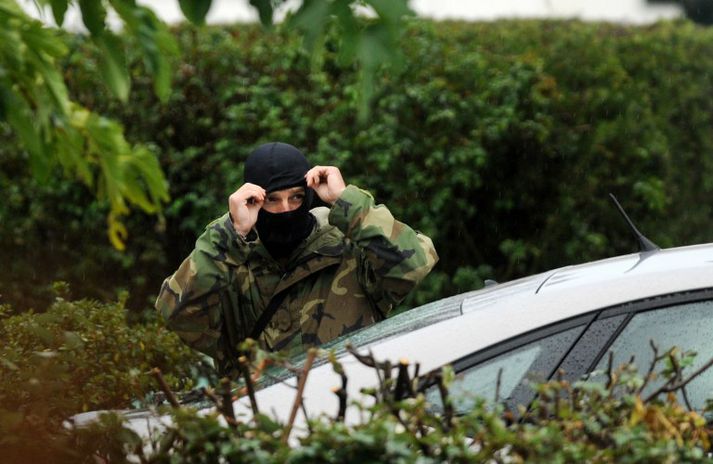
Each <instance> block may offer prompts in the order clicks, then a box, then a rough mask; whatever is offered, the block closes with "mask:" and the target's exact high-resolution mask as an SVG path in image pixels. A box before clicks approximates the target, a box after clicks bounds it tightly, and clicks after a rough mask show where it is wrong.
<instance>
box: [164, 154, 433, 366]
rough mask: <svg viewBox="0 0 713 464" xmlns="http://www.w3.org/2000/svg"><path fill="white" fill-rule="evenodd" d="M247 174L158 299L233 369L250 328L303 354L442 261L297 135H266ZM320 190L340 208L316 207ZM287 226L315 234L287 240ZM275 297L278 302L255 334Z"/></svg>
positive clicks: (397, 297) (354, 325)
mask: <svg viewBox="0 0 713 464" xmlns="http://www.w3.org/2000/svg"><path fill="white" fill-rule="evenodd" d="M290 171H291V174H292V175H291V176H290V175H289V174H290ZM286 172H287V174H286ZM245 174H246V175H245V178H246V182H245V184H244V185H243V186H242V187H240V188H239V189H238V190H237V191H236V192H235V193H233V194H232V195H231V197H230V199H229V211H230V212H229V213H226V214H225V215H224V216H222V217H220V218H219V219H217V220H215V221H213V222H212V223H210V224H209V225H208V226H207V227H206V230H205V232H204V233H203V234H202V235H201V236H200V237H199V238H198V240H197V242H196V247H195V249H194V250H193V252H192V253H191V254H190V256H188V258H186V260H185V261H184V262H183V263H182V264H181V266H180V267H179V268H178V270H177V271H176V272H175V273H174V274H173V275H172V276H170V277H169V278H168V279H166V281H165V282H164V284H163V286H162V287H161V292H160V294H159V297H158V300H157V302H156V307H157V308H158V309H159V310H160V311H161V313H162V314H163V316H164V318H165V320H166V323H167V326H168V327H169V328H170V329H172V330H174V331H175V332H176V333H177V334H178V335H179V336H180V337H181V339H182V340H183V341H184V342H186V343H187V344H188V345H189V346H191V347H193V348H194V349H197V350H199V351H201V352H203V353H206V354H208V355H209V356H211V357H213V358H214V360H215V362H216V367H217V369H218V371H219V372H220V373H222V374H227V375H232V374H233V373H234V372H235V371H234V368H235V365H234V361H235V358H236V356H237V355H238V353H237V349H236V347H237V346H238V345H239V344H240V343H241V342H242V341H243V340H244V339H245V338H247V337H249V336H253V337H255V338H257V339H258V341H259V343H260V344H261V346H262V347H263V348H266V349H269V350H274V351H277V350H285V349H288V350H291V351H292V352H295V351H298V350H303V349H305V348H306V347H309V346H315V345H320V344H322V343H325V342H327V341H329V340H332V339H334V338H336V337H339V336H340V335H343V334H346V333H349V332H351V331H353V330H356V329H359V328H362V327H365V326H368V325H370V324H372V323H374V322H376V321H379V320H381V319H383V318H385V317H386V316H387V315H388V313H389V311H390V310H391V309H392V308H393V307H394V306H395V305H396V304H398V303H399V302H400V301H402V300H403V299H404V298H405V297H406V295H407V294H408V293H409V292H410V291H411V289H413V288H414V287H415V286H416V284H418V282H420V281H421V280H422V279H423V278H424V277H425V276H426V275H427V274H428V272H429V271H430V270H431V269H432V268H433V266H434V265H435V264H436V262H437V260H438V256H437V254H436V251H435V249H434V247H433V244H432V242H431V240H430V239H429V238H428V237H426V236H424V235H422V234H420V233H418V232H416V231H414V230H413V229H411V228H410V227H409V226H407V225H405V224H403V223H401V222H399V221H397V220H395V219H394V217H393V216H392V215H391V213H390V212H389V210H388V209H387V208H386V207H385V206H383V205H375V203H374V199H373V197H372V196H371V195H370V194H369V193H368V192H366V191H364V190H361V189H359V188H357V187H355V186H353V185H350V186H345V184H344V181H343V179H342V176H341V173H340V172H339V169H337V168H336V167H333V166H316V167H314V168H312V169H309V165H308V164H307V161H306V159H305V158H304V156H303V155H302V154H301V153H300V152H299V150H297V149H296V148H294V147H292V146H291V145H288V144H282V143H273V144H266V145H262V146H261V147H259V148H258V149H257V150H256V151H255V152H253V154H251V156H250V157H249V158H248V160H247V161H246V164H245ZM251 181H253V182H254V183H253V182H251ZM261 184H262V185H261ZM312 192H316V193H317V195H319V197H320V198H321V199H322V200H323V201H324V202H325V203H327V204H330V205H331V208H326V207H319V208H314V209H312V210H309V209H308V207H309V203H310V201H309V200H310V199H311V198H310V194H311V193H312ZM301 212H303V213H301ZM290 214H292V215H298V216H289V215H290ZM263 215H264V216H266V220H265V221H263V220H262V219H265V218H264V217H263ZM271 217H272V218H274V219H277V220H283V222H282V224H281V225H280V223H279V222H273V223H270V222H269V220H270V218H271ZM305 218H306V219H305ZM284 219H287V221H284ZM303 219H304V221H303ZM300 221H301V222H300ZM266 224H267V225H266ZM285 224H302V226H304V227H302V226H299V227H297V226H295V227H293V229H299V228H300V227H301V228H303V229H304V233H301V235H300V234H297V235H295V234H292V235H289V236H288V240H287V241H286V242H285V241H284V237H283V236H284V234H285V232H286V230H287V232H290V233H292V231H291V230H289V229H290V227H287V228H286V227H285ZM270 227H272V229H273V230H271V229H270ZM271 234H273V235H275V234H276V235H275V236H273V235H271ZM280 234H282V235H280ZM275 237H276V238H275ZM281 237H282V238H281ZM281 239H282V240H283V242H280V240H281ZM290 240H291V241H290ZM285 244H287V245H289V246H288V247H285V246H284V245H285ZM281 245H282V248H280V246H281ZM278 295H280V297H279V298H278ZM273 299H275V300H277V301H278V302H279V305H277V309H276V311H275V312H274V313H273V315H271V316H270V317H269V319H267V318H265V316H263V319H266V320H269V322H267V325H266V326H264V330H261V331H259V333H257V334H255V333H254V330H255V329H256V326H259V325H260V324H259V323H258V321H259V320H260V318H261V315H262V313H263V312H264V311H265V310H266V308H268V306H269V303H270V301H271V300H273ZM263 322H264V321H263ZM258 330H260V329H258Z"/></svg>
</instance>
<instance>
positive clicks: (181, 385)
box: [0, 286, 201, 462]
mask: <svg viewBox="0 0 713 464" xmlns="http://www.w3.org/2000/svg"><path fill="white" fill-rule="evenodd" d="M56 287H57V286H56ZM61 288H65V289H66V287H65V286H61ZM12 312H13V311H12V310H11V308H9V307H8V306H0V339H2V341H3V342H2V344H0V448H1V449H2V450H3V460H4V459H10V460H11V461H12V457H15V456H22V455H23V454H24V453H30V454H29V455H27V456H24V458H23V459H22V460H20V462H52V461H51V459H47V458H46V456H45V454H43V453H47V452H49V451H50V450H51V449H52V447H51V446H50V444H48V447H47V448H43V447H42V446H38V445H40V444H41V443H42V442H52V441H53V440H54V439H55V438H58V436H57V430H58V429H59V428H60V426H61V423H62V421H63V420H65V419H66V418H68V417H69V416H71V415H73V414H76V413H79V412H82V411H89V410H96V409H117V408H119V409H121V408H128V407H131V405H132V403H135V402H136V401H140V400H142V399H143V398H144V397H145V396H146V395H147V394H149V393H150V392H152V391H153V390H155V389H156V385H155V381H154V380H153V379H152V378H151V376H149V375H148V371H150V370H151V369H152V368H154V367H159V368H160V369H162V371H163V372H165V378H166V381H167V382H168V383H169V384H170V385H171V386H172V388H175V389H181V390H182V389H186V388H191V387H192V386H193V385H194V380H193V379H195V378H198V368H199V366H200V365H201V360H200V359H199V358H198V357H197V356H196V354H195V353H194V352H192V351H191V350H190V349H189V348H188V347H186V346H185V345H184V344H183V343H182V342H181V341H180V340H179V339H178V337H177V336H176V335H175V334H173V333H171V332H169V331H168V330H166V329H165V328H163V327H162V325H161V324H159V323H158V321H156V320H154V321H152V322H150V321H149V322H146V321H145V322H144V323H141V324H128V323H127V311H126V309H125V307H124V301H121V300H120V301H117V302H114V303H99V302H96V301H90V300H80V301H67V300H65V299H63V298H58V299H57V300H56V301H55V303H53V304H52V305H51V306H50V307H49V308H48V309H47V310H46V311H44V312H42V313H35V312H31V311H30V312H23V313H21V314H17V315H12ZM60 436H61V435H60ZM15 452H17V453H18V454H17V455H16V454H15ZM33 457H34V458H36V459H33Z"/></svg>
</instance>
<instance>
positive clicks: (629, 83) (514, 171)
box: [0, 21, 713, 310]
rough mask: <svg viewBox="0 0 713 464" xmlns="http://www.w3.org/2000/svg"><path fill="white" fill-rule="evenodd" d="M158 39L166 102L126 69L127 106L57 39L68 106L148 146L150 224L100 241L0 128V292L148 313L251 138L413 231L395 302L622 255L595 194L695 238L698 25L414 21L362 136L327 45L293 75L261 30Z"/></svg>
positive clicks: (699, 226) (707, 220) (708, 174)
mask: <svg viewBox="0 0 713 464" xmlns="http://www.w3.org/2000/svg"><path fill="white" fill-rule="evenodd" d="M176 34H177V35H178V37H179V41H180V44H181V47H182V55H181V58H180V62H178V63H176V72H175V79H174V89H173V93H172V95H171V98H170V99H169V101H168V102H167V103H166V104H160V103H159V102H157V101H156V98H155V97H154V96H153V93H152V90H151V85H150V82H148V81H147V80H145V79H144V78H142V77H137V78H136V79H137V80H136V82H135V85H134V89H133V90H132V94H131V98H130V102H129V104H128V105H122V104H119V103H118V102H116V101H113V100H112V99H111V98H110V97H109V96H108V94H107V91H106V89H105V87H104V86H103V85H102V84H101V82H100V81H99V79H98V77H97V72H96V62H95V60H94V57H95V55H94V52H93V51H92V50H88V49H87V48H86V46H85V45H84V44H83V43H82V41H81V40H80V39H79V38H76V37H70V38H69V39H68V40H69V41H70V43H71V46H72V48H73V50H75V51H74V52H73V54H72V55H71V56H70V57H69V58H68V60H67V63H66V64H65V65H66V76H67V79H68V82H69V83H70V87H71V91H72V93H73V95H74V97H75V98H77V99H78V100H79V101H80V102H82V103H83V104H84V105H86V106H88V107H90V108H92V109H94V110H98V111H100V112H104V113H106V114H109V115H112V116H114V117H116V118H118V119H119V120H120V121H122V122H123V124H124V125H125V127H126V129H127V132H128V137H129V139H130V140H132V141H134V142H146V143H150V144H151V145H152V146H153V147H154V149H155V150H156V151H157V153H159V155H160V159H161V163H162V165H163V167H164V169H165V171H166V173H167V176H168V179H169V181H170V184H171V196H172V200H171V202H170V204H169V205H168V206H167V208H166V210H165V212H164V216H163V217H162V218H161V219H160V220H157V219H156V218H153V217H147V216H144V215H142V214H140V213H134V215H133V216H131V217H130V218H129V219H128V225H129V228H130V234H131V236H130V242H129V247H128V251H127V252H126V253H124V254H122V253H118V252H116V251H114V250H112V249H110V248H109V245H108V241H107V239H106V233H105V228H106V227H105V220H104V213H105V208H106V205H100V204H97V203H95V202H93V201H92V199H91V197H90V196H89V195H88V193H87V192H86V191H84V189H83V188H82V187H81V186H78V185H74V184H70V183H68V182H67V181H64V180H61V179H59V178H55V179H53V180H51V181H50V182H49V183H44V184H42V185H39V184H38V183H37V182H35V181H34V180H32V179H29V178H28V177H27V173H26V169H25V164H26V163H24V161H23V159H24V154H23V153H22V152H21V151H20V150H18V148H17V147H16V145H15V142H14V140H13V139H12V137H11V136H10V135H9V134H8V133H7V132H6V131H7V128H5V127H3V126H0V140H2V142H0V196H2V198H3V202H0V223H2V224H3V227H2V229H0V260H2V261H3V262H6V263H10V264H11V269H12V272H11V273H10V274H9V275H5V276H4V277H3V279H0V294H1V295H2V297H1V298H2V299H3V300H4V301H9V302H12V303H13V305H14V306H15V307H17V308H25V307H36V308H37V307H44V305H45V302H46V301H48V298H49V293H48V292H47V291H46V288H47V283H48V282H51V281H53V280H59V279H61V280H67V281H69V282H71V284H72V287H73V289H74V290H75V293H77V295H76V296H79V297H83V296H92V297H99V298H103V299H107V298H114V296H115V294H116V289H117V288H125V289H130V293H131V295H132V300H130V301H129V303H128V305H129V306H130V307H131V308H134V309H139V310H140V309H143V308H145V307H147V306H148V305H149V304H150V302H151V300H152V298H153V296H154V295H155V294H156V293H157V291H158V288H159V286H160V283H161V280H162V279H163V278H164V277H165V276H166V275H168V274H170V273H171V272H172V271H173V270H174V269H175V268H176V267H177V266H178V264H179V263H180V261H181V260H182V259H183V258H184V257H185V256H186V255H187V254H188V253H189V251H190V250H191V248H192V245H193V241H194V240H195V238H196V236H197V235H198V234H199V233H200V232H201V230H202V228H203V226H204V225H205V224H206V223H207V222H209V221H210V220H211V219H212V218H214V217H215V216H217V215H219V214H221V212H223V211H224V210H225V208H226V202H227V197H228V195H229V194H230V193H231V192H232V191H233V190H234V189H236V188H237V187H238V186H239V184H240V182H241V178H242V161H243V160H244V159H245V157H246V155H247V154H248V153H249V151H250V150H251V148H253V147H254V146H255V145H256V144H258V143H261V142H265V141H269V140H284V141H288V142H291V143H293V144H295V145H297V146H298V147H301V148H302V149H304V150H305V152H306V153H307V154H308V155H309V158H310V159H311V161H312V162H313V163H320V164H325V163H330V164H337V165H339V166H340V167H342V170H343V172H344V175H345V178H346V180H347V181H348V182H352V183H356V184H358V185H360V186H362V187H365V188H367V189H369V190H371V191H372V192H373V193H374V194H375V196H376V198H377V200H378V201H379V202H383V203H385V204H387V205H388V206H389V207H390V208H391V209H392V210H393V212H394V214H395V215H396V216H397V217H399V218H401V219H403V220H404V221H406V222H407V223H409V224H411V225H413V226H414V227H416V228H418V229H420V230H422V231H423V232H425V233H427V234H429V235H430V236H432V238H433V239H434V241H435V243H436V246H437V249H438V251H439V254H440V256H441V262H440V263H439V265H438V267H437V268H436V270H435V271H434V272H433V273H432V275H431V276H429V278H428V279H427V280H426V281H425V282H424V284H423V285H422V287H421V288H420V289H419V290H418V291H417V292H416V294H415V295H414V296H412V298H411V299H410V300H409V302H408V303H407V304H414V303H422V302H425V301H427V300H430V299H434V298H438V297H442V296H446V295H449V294H454V293H457V292H461V291H465V290H469V289H472V288H477V287H478V286H480V285H481V284H482V279H483V278H495V279H497V280H508V279H512V278H515V277H518V276H522V275H526V274H530V273H533V272H538V271H542V270H545V269H549V268H552V267H556V266H561V265H565V264H570V263H577V262H582V261H587V260H591V259H596V258H602V257H607V256H611V255H614V254H619V253H624V252H629V251H634V250H635V245H634V243H633V241H632V240H631V239H630V237H629V232H628V231H627V230H626V228H625V227H624V225H623V222H622V221H621V219H620V218H619V216H618V213H617V212H616V210H615V209H614V208H613V207H612V205H611V204H610V203H609V200H608V199H607V194H608V193H609V192H613V193H615V194H616V195H617V196H618V197H619V199H620V200H621V201H622V203H624V206H625V207H626V208H627V210H628V211H629V212H630V213H631V215H632V216H633V217H634V218H635V220H636V222H637V224H638V225H639V227H640V229H641V230H642V231H643V232H644V233H645V234H646V235H648V236H649V237H650V238H651V239H653V240H654V241H656V242H657V243H659V244H660V245H661V246H673V245H682V244H690V243H697V242H707V241H711V240H712V239H713V232H711V225H712V224H713V216H712V212H711V202H710V201H709V199H710V197H711V195H710V194H711V192H712V191H713V158H712V157H711V153H712V149H713V131H712V130H711V128H713V99H710V98H709V97H708V95H709V93H710V89H711V88H713V31H712V30H709V29H706V28H701V27H697V26H694V25H692V24H690V23H687V22H666V23H660V24H657V25H654V26H646V27H638V26H636V27H635V26H626V27H625V26H618V25H611V24H597V23H594V24H590V23H587V24H584V23H579V22H574V21H564V22H563V21H500V22H494V23H474V24H473V23H433V22H425V21H418V22H415V23H414V24H412V25H411V26H410V27H409V28H408V30H406V31H404V37H403V44H404V48H405V54H406V60H405V63H404V65H403V66H402V67H401V68H400V69H398V70H387V71H385V72H384V73H383V74H382V76H381V78H380V81H379V85H380V86H379V88H378V90H377V95H376V97H375V98H374V100H373V102H372V113H371V117H370V120H369V121H368V122H367V123H366V124H359V123H358V122H357V120H356V113H357V100H356V91H357V80H356V79H357V74H356V72H355V70H354V69H351V68H349V67H344V66H341V65H340V64H339V62H338V60H337V49H338V47H337V45H336V44H335V43H334V41H333V40H328V41H327V50H326V52H325V53H324V54H323V56H322V57H321V58H320V59H319V60H317V61H316V62H311V61H310V59H309V57H308V56H307V55H306V54H305V53H304V52H303V51H302V50H301V48H300V44H299V42H298V41H297V40H296V39H295V38H294V37H290V36H288V35H286V34H285V33H283V32H282V31H280V30H278V31H274V32H264V31H262V30H261V29H260V28H258V27H253V26H232V27H224V28H218V27H206V28H202V29H192V28H188V27H181V28H179V29H178V30H176ZM135 66H136V71H138V70H139V67H140V63H137V64H135ZM134 74H135V75H136V76H141V73H139V72H135V73H134ZM2 131H5V132H2ZM109 271H110V272H109Z"/></svg>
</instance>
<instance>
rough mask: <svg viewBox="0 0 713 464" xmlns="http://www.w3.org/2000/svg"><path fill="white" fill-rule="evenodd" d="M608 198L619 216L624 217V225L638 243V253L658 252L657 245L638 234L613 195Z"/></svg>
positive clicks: (637, 230)
mask: <svg viewBox="0 0 713 464" xmlns="http://www.w3.org/2000/svg"><path fill="white" fill-rule="evenodd" d="M609 197H610V198H611V199H612V201H613V202H614V204H615V205H616V207H617V209H618V210H619V212H620V213H621V215H622V216H624V219H625V220H626V223H627V224H628V225H629V229H630V230H631V232H632V233H633V234H634V237H636V240H637V241H638V242H639V251H640V252H647V251H658V250H660V249H661V248H660V247H659V246H658V245H656V244H655V243H654V242H652V241H651V240H649V239H648V238H646V237H645V236H644V234H642V233H641V232H639V229H637V228H636V226H635V225H634V223H633V222H631V219H629V216H627V214H626V212H625V211H624V208H622V207H621V205H620V204H619V202H618V201H617V199H616V197H615V196H614V194H612V193H610V194H609Z"/></svg>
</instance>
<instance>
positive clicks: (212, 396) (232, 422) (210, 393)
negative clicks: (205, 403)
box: [201, 388, 240, 428]
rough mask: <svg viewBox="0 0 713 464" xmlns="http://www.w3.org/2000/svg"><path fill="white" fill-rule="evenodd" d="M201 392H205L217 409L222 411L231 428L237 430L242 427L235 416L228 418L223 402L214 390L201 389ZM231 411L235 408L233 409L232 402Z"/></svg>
mask: <svg viewBox="0 0 713 464" xmlns="http://www.w3.org/2000/svg"><path fill="white" fill-rule="evenodd" d="M201 392H203V394H204V395H205V396H206V397H207V398H208V399H209V400H211V401H212V402H213V404H215V407H216V408H218V411H220V413H221V414H222V415H223V417H224V418H225V421H226V422H227V423H228V425H229V426H231V427H232V428H237V426H238V425H240V422H238V421H237V419H235V414H233V417H230V416H228V415H226V414H225V412H224V410H223V400H221V399H220V398H218V395H216V394H215V392H214V391H213V389H211V388H201ZM231 400H232V398H231ZM230 409H231V410H232V409H233V408H232V402H231V406H230Z"/></svg>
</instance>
